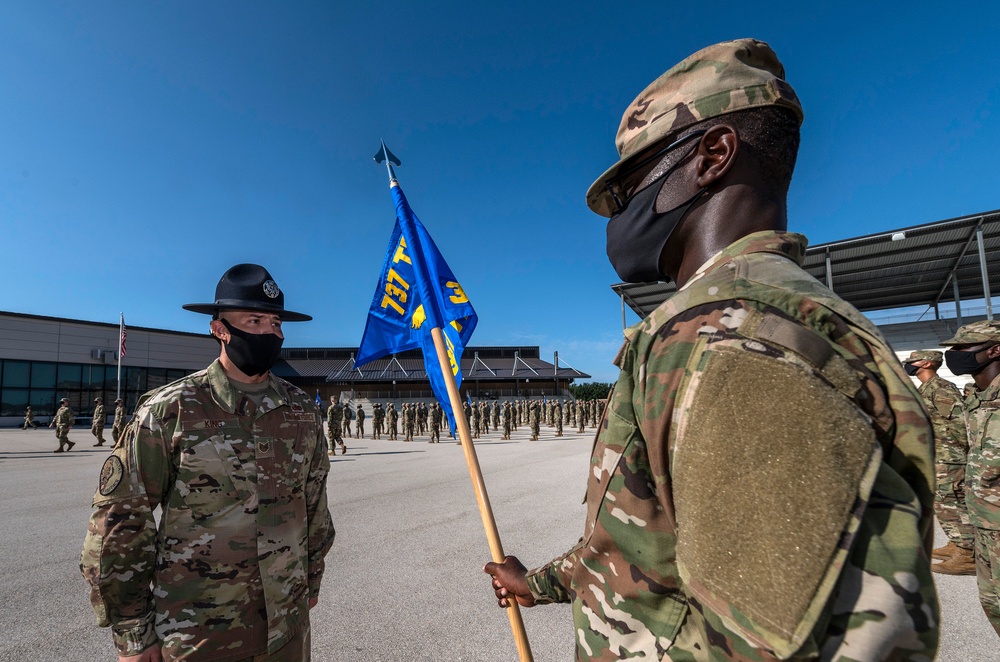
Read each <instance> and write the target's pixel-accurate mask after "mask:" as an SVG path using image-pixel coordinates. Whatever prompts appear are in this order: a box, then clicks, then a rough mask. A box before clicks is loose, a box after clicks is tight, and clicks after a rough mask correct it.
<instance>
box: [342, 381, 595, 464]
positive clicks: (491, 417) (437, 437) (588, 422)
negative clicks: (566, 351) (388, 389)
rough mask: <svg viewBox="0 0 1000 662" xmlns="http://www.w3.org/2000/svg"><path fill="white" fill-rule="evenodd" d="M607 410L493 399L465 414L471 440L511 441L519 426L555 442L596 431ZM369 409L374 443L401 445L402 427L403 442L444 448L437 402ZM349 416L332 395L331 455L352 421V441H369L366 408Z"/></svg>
mask: <svg viewBox="0 0 1000 662" xmlns="http://www.w3.org/2000/svg"><path fill="white" fill-rule="evenodd" d="M604 406H605V402H604V401H603V400H572V399H569V398H544V397H543V398H541V399H529V398H520V399H510V400H501V399H497V400H492V399H491V400H480V401H478V402H472V401H471V399H467V400H466V402H465V405H464V409H465V416H466V418H467V419H468V421H469V430H470V432H471V433H472V438H473V439H479V438H481V437H483V436H484V435H489V434H499V435H500V438H501V439H510V434H511V432H513V431H515V430H517V427H518V426H519V425H522V426H523V425H527V426H528V427H529V428H530V429H531V440H532V441H537V440H538V439H540V438H541V437H542V436H543V432H542V427H543V426H544V427H545V428H551V429H552V436H554V437H561V436H563V425H564V424H565V425H573V426H575V429H576V430H578V431H579V432H585V431H586V428H587V427H591V428H594V427H597V423H598V421H600V419H601V417H602V416H603V415H604ZM371 407H372V415H371V418H372V430H371V435H370V438H371V439H381V438H382V435H383V434H385V435H387V439H388V440H389V441H398V440H399V428H400V426H401V427H402V428H403V441H413V440H414V439H415V438H422V437H427V443H429V444H434V443H440V441H441V432H442V431H444V433H445V435H450V434H451V432H450V430H449V429H448V419H447V417H445V415H444V410H443V409H441V406H440V405H439V404H438V403H437V402H434V403H431V405H430V406H428V405H427V403H426V402H419V401H418V402H403V403H401V404H400V408H399V409H396V404H395V403H393V402H390V403H388V404H387V405H383V404H382V403H381V402H373V403H372V405H371ZM351 412H352V408H351V405H350V404H349V403H348V404H342V403H341V402H339V401H338V400H337V397H336V396H331V398H330V406H329V407H328V408H327V410H326V422H327V440H328V442H329V445H330V451H329V454H330V455H336V446H338V445H339V446H340V449H341V454H344V453H346V452H347V447H346V446H344V442H343V440H342V438H341V434H343V435H346V436H351V434H352V432H351V419H352V418H353V419H354V420H355V421H356V425H355V427H354V432H353V436H354V438H356V439H363V438H365V436H366V432H365V425H364V422H365V420H366V418H367V415H366V414H365V410H364V405H358V406H356V407H355V409H354V412H355V413H354V414H353V416H352V414H351ZM400 419H402V420H400Z"/></svg>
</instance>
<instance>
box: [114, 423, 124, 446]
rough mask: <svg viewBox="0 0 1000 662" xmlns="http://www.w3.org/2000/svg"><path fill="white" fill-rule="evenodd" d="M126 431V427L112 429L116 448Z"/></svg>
mask: <svg viewBox="0 0 1000 662" xmlns="http://www.w3.org/2000/svg"><path fill="white" fill-rule="evenodd" d="M124 429H125V426H124V425H123V426H121V427H112V428H111V439H112V440H113V441H114V442H115V446H117V445H118V438H119V437H121V436H122V431H123V430H124Z"/></svg>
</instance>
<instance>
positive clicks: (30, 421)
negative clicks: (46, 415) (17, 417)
mask: <svg viewBox="0 0 1000 662" xmlns="http://www.w3.org/2000/svg"><path fill="white" fill-rule="evenodd" d="M29 426H30V427H33V428H34V429H36V430H37V429H38V423H36V422H35V415H34V414H33V413H32V412H31V407H28V408H27V409H25V410H24V425H22V426H21V429H22V430H27V429H28V427H29Z"/></svg>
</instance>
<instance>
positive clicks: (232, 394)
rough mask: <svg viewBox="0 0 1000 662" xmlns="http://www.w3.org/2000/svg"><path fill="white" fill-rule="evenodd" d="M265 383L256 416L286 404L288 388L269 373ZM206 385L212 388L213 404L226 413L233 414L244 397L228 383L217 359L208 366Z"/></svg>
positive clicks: (227, 378)
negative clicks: (263, 393)
mask: <svg viewBox="0 0 1000 662" xmlns="http://www.w3.org/2000/svg"><path fill="white" fill-rule="evenodd" d="M267 381H268V384H267V385H268V390H267V391H266V392H265V395H264V399H263V401H262V402H261V406H260V409H259V410H258V412H257V413H258V414H265V413H267V412H268V411H271V410H272V409H276V408H277V407H280V406H282V405H285V404H288V399H289V398H288V388H287V387H286V386H285V384H284V383H282V382H280V381H278V380H277V379H276V378H275V376H274V374H272V373H270V372H269V373H268V374H267ZM208 383H209V386H211V388H212V398H213V399H214V400H215V402H216V403H217V404H218V405H219V406H220V407H222V409H223V410H224V411H226V412H227V413H229V414H235V413H236V409H237V407H238V406H239V404H240V402H241V401H242V400H243V397H244V396H243V394H242V393H240V392H239V391H238V390H237V389H236V387H235V386H233V383H232V382H231V381H229V377H227V376H226V371H225V370H224V369H223V368H222V363H221V362H220V361H219V359H216V360H215V361H213V362H212V365H210V366H208Z"/></svg>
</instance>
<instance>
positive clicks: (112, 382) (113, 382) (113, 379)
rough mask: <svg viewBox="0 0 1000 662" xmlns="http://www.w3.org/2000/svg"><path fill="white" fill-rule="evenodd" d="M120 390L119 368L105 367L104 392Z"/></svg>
mask: <svg viewBox="0 0 1000 662" xmlns="http://www.w3.org/2000/svg"><path fill="white" fill-rule="evenodd" d="M117 388H118V366H114V365H109V366H105V367H104V390H105V391H112V392H114V391H115V390H116V389H117Z"/></svg>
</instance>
